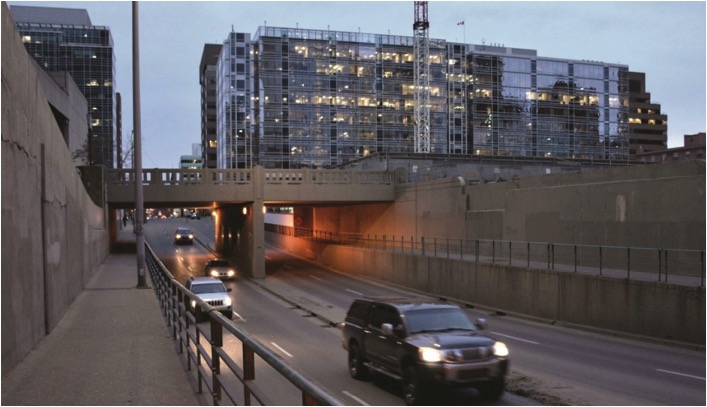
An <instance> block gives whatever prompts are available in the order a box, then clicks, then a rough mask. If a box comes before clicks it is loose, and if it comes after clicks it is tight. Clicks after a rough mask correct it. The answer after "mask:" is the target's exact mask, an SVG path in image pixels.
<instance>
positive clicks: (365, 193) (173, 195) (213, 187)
mask: <svg viewBox="0 0 707 407" xmlns="http://www.w3.org/2000/svg"><path fill="white" fill-rule="evenodd" d="M107 184H108V185H107V186H108V188H107V195H108V197H107V199H108V203H109V204H110V205H111V206H113V207H132V206H133V205H134V203H135V171H134V170H133V169H112V170H108V176H107ZM395 184H396V183H395V174H394V173H392V172H388V171H350V170H310V169H293V170H282V169H264V168H262V167H256V168H254V169H251V170H244V169H157V168H155V169H145V170H143V174H142V185H143V200H144V202H145V206H146V207H163V206H211V205H212V204H213V203H214V202H220V203H244V202H253V201H255V200H256V199H262V200H263V201H265V202H270V203H292V204H296V203H300V204H311V203H356V202H392V201H394V200H395Z"/></svg>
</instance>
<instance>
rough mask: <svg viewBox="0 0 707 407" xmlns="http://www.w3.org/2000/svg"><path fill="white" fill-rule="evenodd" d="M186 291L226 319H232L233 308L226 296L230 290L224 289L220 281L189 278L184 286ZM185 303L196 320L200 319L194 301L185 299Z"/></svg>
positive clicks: (209, 278) (228, 297)
mask: <svg viewBox="0 0 707 407" xmlns="http://www.w3.org/2000/svg"><path fill="white" fill-rule="evenodd" d="M185 287H186V288H187V290H189V291H191V292H192V293H194V294H196V296H197V297H199V298H200V299H201V300H203V301H204V302H206V303H207V304H209V305H210V306H212V307H214V308H215V309H216V310H217V311H219V312H221V313H222V314H223V315H224V316H226V318H229V319H230V318H232V317H233V308H232V300H231V296H230V295H229V294H228V293H229V292H231V289H230V288H226V286H225V285H223V283H222V282H221V280H218V279H215V278H213V277H189V280H187V283H186V286H185ZM185 300H186V301H187V304H185V305H187V308H188V309H190V310H191V311H192V312H193V313H195V314H196V316H197V319H200V318H199V317H200V314H201V312H200V311H201V310H199V309H197V308H198V305H197V304H196V301H194V300H191V301H190V300H189V298H186V299H185Z"/></svg>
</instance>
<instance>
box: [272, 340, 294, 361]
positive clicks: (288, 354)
mask: <svg viewBox="0 0 707 407" xmlns="http://www.w3.org/2000/svg"><path fill="white" fill-rule="evenodd" d="M270 344H271V345H272V346H274V347H276V348H278V349H279V350H280V352H282V353H284V354H285V355H287V356H289V357H291V358H293V357H294V356H292V355H291V354H290V353H289V352H287V351H286V350H284V349H282V348H281V347H280V346H279V345H278V344H276V343H275V342H270Z"/></svg>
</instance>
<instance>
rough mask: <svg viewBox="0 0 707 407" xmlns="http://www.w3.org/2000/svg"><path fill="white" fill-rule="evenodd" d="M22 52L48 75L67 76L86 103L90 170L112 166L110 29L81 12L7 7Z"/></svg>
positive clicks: (117, 137) (116, 136) (113, 121)
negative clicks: (55, 73)
mask: <svg viewBox="0 0 707 407" xmlns="http://www.w3.org/2000/svg"><path fill="white" fill-rule="evenodd" d="M10 13H11V14H12V17H13V19H14V20H15V24H16V26H17V29H18V31H19V33H20V36H21V39H22V42H23V43H24V45H25V47H26V48H27V52H28V53H29V55H30V56H31V57H33V58H34V59H35V60H36V61H37V63H38V64H39V65H40V66H41V67H42V68H43V69H45V70H47V71H66V72H68V73H69V74H70V75H71V77H72V78H73V80H74V82H76V85H77V86H78V88H79V89H80V90H81V92H82V93H83V95H84V97H85V98H86V101H87V102H88V108H89V111H88V112H87V114H88V115H89V117H90V125H91V129H90V130H89V134H88V135H87V138H86V147H87V149H88V161H89V164H90V165H105V166H107V167H109V168H113V167H114V163H115V162H116V157H115V154H116V148H115V146H116V145H120V143H121V142H122V140H121V137H120V134H118V133H117V132H116V125H117V123H116V92H115V56H114V52H113V38H112V37H111V33H110V29H109V28H108V27H103V26H94V25H93V24H92V23H91V19H90V18H89V15H88V12H87V11H86V10H83V9H67V8H53V7H26V6H10Z"/></svg>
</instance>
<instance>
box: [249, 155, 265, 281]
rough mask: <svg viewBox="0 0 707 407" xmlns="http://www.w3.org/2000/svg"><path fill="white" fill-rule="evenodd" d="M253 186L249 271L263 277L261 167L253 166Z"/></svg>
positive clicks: (263, 210) (262, 181)
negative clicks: (253, 198)
mask: <svg viewBox="0 0 707 407" xmlns="http://www.w3.org/2000/svg"><path fill="white" fill-rule="evenodd" d="M253 188H254V191H253V192H254V197H255V201H253V204H252V206H251V211H250V214H251V215H252V216H248V221H249V222H250V227H249V231H250V233H251V235H249V237H251V239H249V241H250V242H249V243H251V244H249V246H250V247H249V250H248V251H249V252H250V253H252V255H253V258H252V260H251V271H252V276H253V278H265V203H264V200H263V197H264V177H263V167H261V166H259V165H258V166H255V167H254V168H253Z"/></svg>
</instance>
